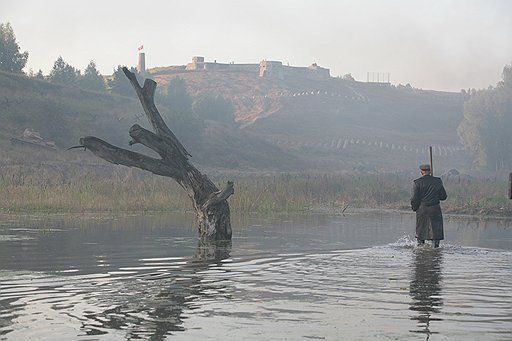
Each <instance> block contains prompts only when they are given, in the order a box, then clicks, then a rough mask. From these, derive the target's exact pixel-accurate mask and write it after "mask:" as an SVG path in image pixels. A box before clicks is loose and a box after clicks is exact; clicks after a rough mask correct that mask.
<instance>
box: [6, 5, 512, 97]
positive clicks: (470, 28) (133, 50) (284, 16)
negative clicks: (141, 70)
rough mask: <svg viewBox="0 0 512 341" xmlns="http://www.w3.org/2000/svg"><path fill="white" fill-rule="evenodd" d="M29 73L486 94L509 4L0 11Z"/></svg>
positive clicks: (510, 59) (500, 55) (507, 50)
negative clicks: (166, 71) (228, 66)
mask: <svg viewBox="0 0 512 341" xmlns="http://www.w3.org/2000/svg"><path fill="white" fill-rule="evenodd" d="M7 22H10V23H11V25H12V26H13V29H14V33H15V35H16V38H17V41H18V44H19V45H20V47H21V50H22V51H25V50H26V51H28V52H29V60H28V65H27V68H26V69H25V70H26V71H28V69H29V68H32V69H33V70H34V71H37V70H39V69H42V70H43V73H44V74H48V73H49V71H50V70H51V68H52V67H53V64H54V62H55V60H56V59H57V58H58V57H59V56H62V57H63V59H64V60H65V61H66V62H67V63H69V64H71V65H72V66H74V67H76V68H78V69H80V70H84V69H85V67H86V66H87V64H88V63H89V61H90V60H94V61H95V62H96V64H97V67H98V69H99V70H100V72H101V73H103V74H112V73H113V70H114V69H115V68H116V67H117V65H127V66H135V65H136V63H137V48H138V47H139V46H141V45H143V46H144V52H145V53H146V66H147V67H148V68H151V67H156V66H169V65H184V64H186V63H188V62H189V61H190V60H191V58H192V56H195V55H199V56H204V57H205V59H206V60H207V61H213V60H216V61H217V62H225V63H229V62H235V63H259V62H260V61H261V60H263V59H266V60H279V61H282V62H283V63H289V64H290V65H291V66H307V65H310V64H311V63H318V64H319V65H320V66H323V67H327V68H330V70H331V75H332V76H338V75H340V76H342V75H344V74H347V73H351V74H352V75H353V76H354V77H355V78H356V80H360V81H366V79H367V73H368V72H380V73H386V74H387V73H390V77H391V78H390V80H391V83H393V84H407V83H410V84H411V85H412V86H414V87H417V88H423V89H434V90H448V91H460V89H463V88H464V89H467V88H476V89H481V88H487V87H488V86H489V85H493V86H494V85H496V83H497V82H498V81H499V80H500V79H501V72H502V70H503V67H504V66H505V65H508V64H511V63H512V1H508V0H479V1H476V0H427V1H420V0H353V1H348V0H332V1H331V0H311V1H310V0H259V1H253V0H223V1H221V0H194V1H174V0H166V1H160V0H153V1H142V0H141V1H131V0H124V1H109V0H101V1H98V0H88V1H81V2H78V1H69V0H44V1H42V0H0V23H7Z"/></svg>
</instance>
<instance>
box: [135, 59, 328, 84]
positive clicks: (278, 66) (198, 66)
mask: <svg viewBox="0 0 512 341" xmlns="http://www.w3.org/2000/svg"><path fill="white" fill-rule="evenodd" d="M140 60H141V59H140V58H139V66H138V69H139V70H143V67H144V66H143V65H140ZM172 69H173V70H175V71H180V72H183V71H209V70H211V71H226V72H229V71H241V72H250V73H256V74H258V75H259V76H260V77H264V78H277V79H285V78H290V77H300V78H305V79H314V80H326V79H329V78H330V77H331V75H330V71H329V69H327V68H323V67H321V66H318V65H317V64H316V63H313V64H311V65H310V66H308V67H297V66H288V65H283V63H282V62H280V61H274V60H272V61H271V60H263V61H261V62H260V63H259V64H235V63H234V62H231V63H227V64H226V63H217V61H216V60H215V61H213V62H205V60H204V57H201V56H195V57H193V58H192V62H191V63H188V64H187V65H186V66H175V67H173V68H172Z"/></svg>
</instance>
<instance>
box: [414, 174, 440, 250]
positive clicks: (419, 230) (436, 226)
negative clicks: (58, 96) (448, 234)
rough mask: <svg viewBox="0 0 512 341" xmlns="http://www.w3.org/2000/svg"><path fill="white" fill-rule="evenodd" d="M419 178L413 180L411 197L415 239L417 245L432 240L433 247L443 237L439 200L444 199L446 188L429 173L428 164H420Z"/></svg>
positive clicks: (436, 245) (438, 179) (437, 244)
mask: <svg viewBox="0 0 512 341" xmlns="http://www.w3.org/2000/svg"><path fill="white" fill-rule="evenodd" d="M420 170H421V178H419V179H416V180H414V186H413V194H412V198H411V207H412V210H413V211H415V212H416V239H417V240H418V245H423V244H425V240H432V241H433V244H434V247H439V241H440V240H443V239H444V231H443V214H442V213H441V206H440V205H439V201H440V200H446V197H447V195H446V190H445V189H444V186H443V182H442V181H441V179H440V178H436V177H433V176H432V175H431V174H430V165H421V166H420Z"/></svg>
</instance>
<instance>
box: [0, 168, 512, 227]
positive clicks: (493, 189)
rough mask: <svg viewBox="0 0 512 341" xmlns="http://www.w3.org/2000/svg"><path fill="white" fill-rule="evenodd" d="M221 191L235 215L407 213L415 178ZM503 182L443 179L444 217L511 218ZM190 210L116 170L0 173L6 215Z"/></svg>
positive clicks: (164, 187)
mask: <svg viewBox="0 0 512 341" xmlns="http://www.w3.org/2000/svg"><path fill="white" fill-rule="evenodd" d="M212 174H213V175H212V176H211V179H212V181H214V182H215V183H216V184H217V186H218V187H219V188H222V187H223V186H224V184H225V182H226V181H227V180H233V181H234V182H235V194H234V195H233V196H232V197H230V199H229V203H230V207H231V210H232V212H240V213H270V212H319V211H330V212H334V213H337V214H341V213H343V212H344V211H345V210H348V209H352V208H369V209H394V210H403V211H408V210H410V207H409V200H410V193H411V185H412V180H413V178H412V177H410V176H407V175H399V174H365V175H354V174H351V175H346V174H290V173H285V174H282V173H281V174H243V173H240V174H235V175H234V174H231V175H230V176H229V178H227V177H225V176H224V175H216V174H215V173H212ZM507 186H508V184H507V182H506V181H504V180H499V179H476V178H475V179H471V180H466V181H463V182H461V181H459V180H457V181H455V180H450V179H445V187H446V190H447V192H448V200H446V201H445V202H443V203H442V207H443V212H444V213H445V214H467V215H477V216H491V215H492V216H498V217H512V204H511V202H510V200H508V198H507ZM187 210H192V204H191V201H190V199H189V198H188V196H187V195H186V193H185V191H184V190H183V189H182V188H181V187H180V186H179V185H178V184H177V183H176V182H174V181H173V180H172V179H169V178H165V177H159V176H155V175H152V174H149V173H147V172H143V171H140V170H137V169H130V168H126V167H114V166H97V165H93V166H91V167H87V166H81V167H68V168H63V167H62V166H59V167H53V168H52V167H48V165H46V166H44V167H43V166H41V167H32V168H29V167H22V166H11V167H1V168H0V211H3V212H54V213H57V212H62V213H87V212H92V213H94V212H98V213H99V212H168V211H187Z"/></svg>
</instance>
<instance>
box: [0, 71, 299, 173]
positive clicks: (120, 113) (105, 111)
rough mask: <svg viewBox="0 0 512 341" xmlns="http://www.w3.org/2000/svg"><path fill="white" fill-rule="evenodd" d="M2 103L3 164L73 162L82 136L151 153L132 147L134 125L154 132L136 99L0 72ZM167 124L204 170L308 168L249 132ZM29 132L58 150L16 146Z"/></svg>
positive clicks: (218, 126)
mask: <svg viewBox="0 0 512 341" xmlns="http://www.w3.org/2000/svg"><path fill="white" fill-rule="evenodd" d="M0 103H1V105H0V157H1V158H2V159H3V160H1V161H3V162H4V163H5V162H8V160H11V161H12V160H17V161H16V162H21V159H23V160H25V162H27V163H29V162H31V160H33V161H34V162H40V161H41V158H40V156H41V155H42V154H44V157H46V158H53V159H55V160H59V162H65V161H63V160H73V162H74V160H76V157H77V155H78V154H77V153H80V150H73V151H66V149H67V148H69V147H71V146H76V145H77V144H78V142H79V138H80V137H83V136H88V135H92V136H97V137H99V138H102V139H104V140H106V141H107V142H109V143H112V144H115V145H118V146H120V147H124V148H129V149H132V150H135V151H139V152H142V153H148V154H150V153H151V151H148V150H147V149H146V148H144V147H142V146H137V145H135V146H132V147H129V146H128V142H129V140H130V136H129V135H128V130H129V128H130V127H131V126H132V125H133V124H135V123H136V124H139V125H141V126H144V127H146V128H148V129H149V124H148V122H147V120H146V118H145V117H144V116H143V115H142V114H141V112H142V108H141V105H140V103H139V101H138V100H137V99H135V98H131V97H123V96H115V95H110V94H106V93H96V92H90V91H85V90H82V89H79V88H76V87H65V86H60V85H55V84H51V83H48V82H46V81H40V80H35V79H31V78H28V77H25V76H22V75H17V74H11V73H5V72H0ZM159 110H160V113H161V114H162V116H164V117H167V118H168V117H170V115H169V110H168V109H167V108H165V107H162V106H159ZM167 124H168V125H169V126H170V128H171V129H172V130H173V131H174V133H175V134H176V135H177V136H178V138H179V139H180V140H181V141H182V142H183V144H184V145H185V146H186V148H187V149H188V151H189V152H190V153H191V154H192V155H193V158H192V162H193V163H194V164H196V165H199V166H200V167H213V168H218V167H227V168H236V169H250V170H254V169H260V168H264V169H270V170H279V169H284V170H291V169H293V168H301V167H302V166H303V163H302V162H301V161H300V160H298V158H297V157H296V156H295V155H293V154H292V153H287V152H283V151H282V150H281V149H280V148H279V147H277V146H275V145H274V144H272V143H270V142H267V141H266V140H264V139H262V138H261V137H259V136H258V135H256V134H253V133H250V132H244V131H240V130H237V129H234V130H233V129H232V127H228V126H223V125H221V124H219V123H216V122H208V121H206V122H204V124H203V125H202V126H200V127H188V126H187V125H186V124H185V125H184V124H180V123H177V124H176V122H173V121H172V119H171V120H169V121H168V122H167ZM27 128H30V129H32V130H35V131H37V132H39V134H40V135H41V137H43V138H44V139H45V140H47V141H53V142H55V144H56V147H57V148H56V149H55V150H53V151H52V152H48V151H44V152H43V151H42V150H41V148H38V147H37V146H31V145H25V146H19V145H12V144H11V142H10V141H11V138H13V137H14V138H16V137H19V136H21V135H22V133H23V132H24V130H25V129H27ZM82 154H84V153H82ZM87 154H88V153H87ZM80 157H81V156H80ZM279 161H280V162H279Z"/></svg>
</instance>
